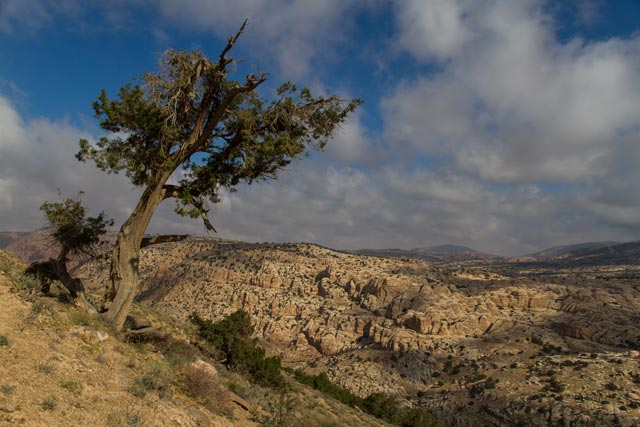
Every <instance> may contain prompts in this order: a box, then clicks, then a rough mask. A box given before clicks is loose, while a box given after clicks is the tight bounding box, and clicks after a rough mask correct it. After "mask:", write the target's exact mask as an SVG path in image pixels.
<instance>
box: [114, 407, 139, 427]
mask: <svg viewBox="0 0 640 427" xmlns="http://www.w3.org/2000/svg"><path fill="white" fill-rule="evenodd" d="M107 426H109V427H124V426H126V427H144V426H145V423H144V419H143V418H142V415H141V414H140V412H138V411H136V410H135V409H131V408H127V409H125V410H124V411H123V412H120V411H117V412H112V413H111V414H109V416H108V417H107Z"/></svg>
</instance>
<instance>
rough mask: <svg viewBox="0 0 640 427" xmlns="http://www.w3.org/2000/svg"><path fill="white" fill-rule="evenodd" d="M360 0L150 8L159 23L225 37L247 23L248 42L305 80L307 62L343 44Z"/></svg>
mask: <svg viewBox="0 0 640 427" xmlns="http://www.w3.org/2000/svg"><path fill="white" fill-rule="evenodd" d="M362 3H364V0H348V1H344V0H325V1H313V2H310V1H307V0H275V1H273V0H237V1H232V2H229V1H210V0H186V1H182V2H175V1H172V0H162V1H160V2H153V5H154V6H156V5H157V6H158V7H159V10H160V13H161V15H162V16H164V18H165V20H166V21H167V22H169V23H172V24H177V25H180V26H185V25H186V26H189V27H191V28H194V27H195V28H198V29H200V30H206V31H212V32H214V33H215V34H217V35H218V36H227V35H229V34H232V33H234V32H235V31H237V30H238V28H239V26H240V24H241V23H242V22H243V21H244V19H249V29H248V31H247V33H246V34H245V40H248V41H249V42H250V43H252V44H253V45H254V46H256V47H258V49H259V50H260V51H262V52H263V53H266V54H267V55H272V56H274V57H275V58H276V59H277V63H278V65H279V68H280V71H281V72H282V73H283V74H284V75H285V76H288V77H295V78H298V77H301V76H306V75H307V74H308V73H309V71H310V68H309V67H310V65H311V61H312V59H313V58H314V57H315V56H317V55H322V57H324V58H327V57H328V56H329V52H328V51H327V50H326V46H327V45H332V46H336V45H338V44H337V42H339V41H341V42H345V41H346V39H347V37H346V34H347V32H348V31H349V28H350V27H351V26H352V25H353V23H354V22H353V20H352V19H351V17H353V15H354V14H355V13H356V11H357V10H358V8H359V6H360V5H361V4H362Z"/></svg>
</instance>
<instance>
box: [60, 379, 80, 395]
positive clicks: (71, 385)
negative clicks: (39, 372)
mask: <svg viewBox="0 0 640 427" xmlns="http://www.w3.org/2000/svg"><path fill="white" fill-rule="evenodd" d="M60 387H62V388H64V389H67V390H69V391H70V392H72V393H76V392H79V391H80V390H82V383H79V382H78V381H64V382H62V383H60Z"/></svg>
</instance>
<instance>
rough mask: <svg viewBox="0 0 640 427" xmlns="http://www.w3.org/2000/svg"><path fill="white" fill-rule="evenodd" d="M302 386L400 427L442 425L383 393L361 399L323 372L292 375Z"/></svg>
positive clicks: (418, 409)
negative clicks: (304, 385) (311, 388)
mask: <svg viewBox="0 0 640 427" xmlns="http://www.w3.org/2000/svg"><path fill="white" fill-rule="evenodd" d="M294 376H295V378H296V380H298V381H299V382H300V383H302V384H306V385H308V386H310V387H313V388H314V389H316V390H320V391H322V392H324V393H326V394H328V395H329V396H331V397H333V398H334V399H336V400H338V401H340V402H342V403H344V404H346V405H349V406H352V407H358V408H361V409H362V410H363V411H365V412H367V413H369V414H371V415H373V416H375V417H377V418H381V419H383V420H385V421H388V422H390V423H392V424H395V425H398V426H401V427H441V426H443V424H442V423H441V422H440V421H438V420H437V419H436V418H435V417H434V416H433V415H431V413H429V412H428V411H426V410H424V409H422V408H405V407H403V406H401V405H400V403H399V402H398V399H397V398H395V397H393V396H389V395H387V394H384V393H372V394H370V395H369V396H367V397H366V398H364V399H362V398H360V397H358V396H356V395H354V394H353V393H351V392H350V391H349V390H347V389H345V388H342V387H340V386H339V385H336V384H333V383H332V382H331V380H330V379H329V377H328V376H327V374H326V373H325V372H321V373H320V374H318V375H308V374H305V373H304V372H303V371H302V370H297V371H295V373H294Z"/></svg>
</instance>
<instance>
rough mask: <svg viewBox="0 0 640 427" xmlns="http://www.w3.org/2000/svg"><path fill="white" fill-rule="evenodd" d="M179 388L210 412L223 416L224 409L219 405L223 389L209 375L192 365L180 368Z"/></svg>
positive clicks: (212, 376)
mask: <svg viewBox="0 0 640 427" xmlns="http://www.w3.org/2000/svg"><path fill="white" fill-rule="evenodd" d="M180 387H181V389H182V390H183V391H184V393H185V394H186V395H188V396H190V397H192V398H193V399H195V400H196V401H198V402H199V403H201V404H203V405H204V406H206V407H207V408H208V409H209V410H211V411H212V412H214V413H217V414H220V415H221V414H224V410H225V407H224V406H223V405H221V402H222V401H223V399H222V397H223V396H224V393H225V388H224V386H222V384H220V382H219V381H218V378H216V377H215V376H214V375H212V374H211V373H209V372H207V371H205V370H203V369H199V368H197V367H195V366H193V365H187V366H185V367H183V368H182V372H181V375H180Z"/></svg>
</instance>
